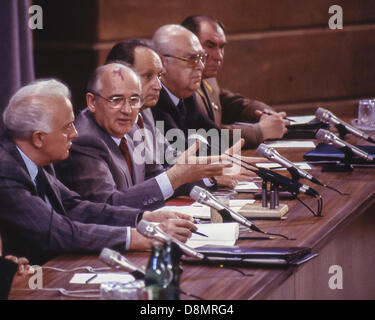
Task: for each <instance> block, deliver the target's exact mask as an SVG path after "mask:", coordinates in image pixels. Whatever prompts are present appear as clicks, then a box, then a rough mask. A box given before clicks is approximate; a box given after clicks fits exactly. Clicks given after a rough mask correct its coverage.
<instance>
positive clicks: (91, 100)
mask: <svg viewBox="0 0 375 320" xmlns="http://www.w3.org/2000/svg"><path fill="white" fill-rule="evenodd" d="M86 103H87V108H89V110H90V111H91V112H92V113H95V96H94V95H93V94H92V93H91V92H87V93H86Z"/></svg>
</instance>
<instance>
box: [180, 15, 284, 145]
mask: <svg viewBox="0 0 375 320" xmlns="http://www.w3.org/2000/svg"><path fill="white" fill-rule="evenodd" d="M181 25H182V26H184V27H186V28H187V29H189V30H190V31H192V32H193V33H194V34H195V35H196V36H197V37H198V38H199V41H200V42H201V44H202V47H203V49H204V50H205V51H206V52H207V54H208V57H207V62H206V65H205V68H204V71H203V81H202V84H201V86H200V88H199V89H198V90H197V92H196V93H195V94H196V98H197V103H198V106H199V108H200V110H201V111H202V112H203V113H204V114H206V115H207V116H208V117H209V118H210V119H212V120H213V121H215V123H216V124H217V125H218V126H219V127H221V128H227V129H236V128H237V129H241V134H242V137H243V138H244V139H245V147H248V148H254V147H256V146H258V145H259V144H260V143H261V142H263V141H264V140H266V139H278V138H282V136H283V135H284V134H285V133H286V131H287V129H286V125H287V124H288V121H286V120H283V119H282V118H283V117H285V115H286V114H285V113H284V112H281V113H276V112H274V111H272V110H271V108H270V107H269V106H267V105H266V104H265V103H263V102H260V101H257V100H251V99H248V98H245V97H243V96H241V95H239V94H234V93H232V92H230V91H229V90H226V89H221V88H220V87H219V86H218V83H217V80H216V77H217V76H218V73H219V71H220V70H221V68H222V66H223V62H224V49H225V46H226V44H227V40H226V36H225V32H224V26H223V24H222V23H221V22H219V21H217V20H215V19H213V18H211V17H209V16H190V17H188V18H186V19H185V20H184V21H183V22H182V24H181ZM262 111H267V113H269V115H267V114H263V113H262ZM235 122H247V123H248V124H235Z"/></svg>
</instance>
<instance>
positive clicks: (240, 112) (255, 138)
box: [195, 78, 269, 148]
mask: <svg viewBox="0 0 375 320" xmlns="http://www.w3.org/2000/svg"><path fill="white" fill-rule="evenodd" d="M195 97H196V101H197V105H198V107H199V109H200V110H201V112H203V113H204V114H205V115H206V116H208V117H209V118H210V119H211V120H213V121H214V122H215V123H216V125H217V126H219V127H220V128H226V129H230V130H233V129H241V136H242V138H244V139H245V148H254V147H256V146H258V145H259V144H260V143H261V142H263V135H262V131H261V128H260V126H259V124H258V123H257V122H258V118H257V117H256V116H255V114H254V112H255V110H264V109H266V108H269V107H268V106H267V105H266V104H264V103H262V102H260V101H257V100H250V99H247V98H244V97H242V96H241V95H239V94H234V93H232V92H230V91H229V90H225V89H220V87H219V86H218V84H217V80H216V78H209V79H204V80H203V81H202V85H201V88H200V89H198V90H197V91H196V92H195ZM235 122H249V124H248V125H238V124H234V123H235Z"/></svg>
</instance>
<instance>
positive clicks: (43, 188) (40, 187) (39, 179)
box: [35, 167, 64, 214]
mask: <svg viewBox="0 0 375 320" xmlns="http://www.w3.org/2000/svg"><path fill="white" fill-rule="evenodd" d="M35 185H36V190H37V192H38V195H39V197H41V198H42V199H43V201H45V202H47V203H48V204H49V205H50V206H51V207H52V208H53V209H54V210H55V211H56V212H58V213H61V214H64V209H63V208H62V206H61V205H60V203H59V201H58V200H57V197H56V195H55V193H54V192H53V190H52V188H51V186H50V184H49V182H48V180H47V177H46V176H45V173H44V171H43V169H42V168H41V167H39V168H38V174H37V176H36V177H35Z"/></svg>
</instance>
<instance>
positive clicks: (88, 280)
mask: <svg viewBox="0 0 375 320" xmlns="http://www.w3.org/2000/svg"><path fill="white" fill-rule="evenodd" d="M97 276H98V274H97V273H95V274H94V275H93V276H92V277H91V278H89V279H87V280H86V283H89V282H90V281H91V280H94V279H95V278H96V277H97Z"/></svg>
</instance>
